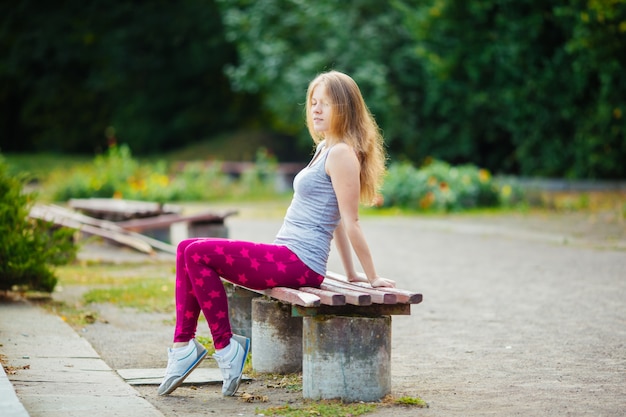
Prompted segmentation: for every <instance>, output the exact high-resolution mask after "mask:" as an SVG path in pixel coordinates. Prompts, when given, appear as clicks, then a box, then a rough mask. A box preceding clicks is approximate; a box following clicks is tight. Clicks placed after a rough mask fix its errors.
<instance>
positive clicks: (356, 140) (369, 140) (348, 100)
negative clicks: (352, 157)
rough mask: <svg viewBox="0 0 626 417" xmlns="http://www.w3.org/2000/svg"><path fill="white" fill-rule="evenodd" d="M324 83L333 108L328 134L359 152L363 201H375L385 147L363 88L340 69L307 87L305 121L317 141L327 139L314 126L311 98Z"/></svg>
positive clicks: (380, 180) (383, 161)
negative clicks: (362, 90)
mask: <svg viewBox="0 0 626 417" xmlns="http://www.w3.org/2000/svg"><path fill="white" fill-rule="evenodd" d="M320 84H324V86H325V87H326V94H327V95H328V98H329V100H330V105H331V107H332V118H331V121H330V132H329V134H330V135H331V136H333V137H337V138H340V140H341V141H343V142H344V143H346V144H347V145H349V146H350V147H352V149H354V150H355V151H356V154H357V157H358V159H359V163H360V164H361V172H360V182H361V195H360V199H361V202H362V203H364V204H370V205H371V204H373V202H374V200H375V198H376V197H377V195H378V192H379V190H380V187H381V186H382V182H383V177H384V175H385V159H386V157H385V149H384V146H383V137H382V134H381V132H380V129H379V127H378V124H376V120H374V116H372V114H371V112H370V111H369V109H368V107H367V105H366V104H365V100H363V96H362V95H361V90H360V89H359V86H358V85H357V84H356V82H355V81H354V80H353V79H352V78H351V77H350V76H348V75H346V74H344V73H342V72H339V71H329V72H325V73H322V74H319V75H318V76H317V77H315V79H314V80H313V81H311V83H310V84H309V88H308V90H307V101H306V123H307V128H308V129H309V133H310V134H311V137H312V138H313V141H314V142H315V143H316V144H318V143H320V142H321V141H322V140H324V139H325V136H324V133H323V132H316V131H315V130H314V129H313V116H312V115H311V97H312V96H313V92H314V90H315V88H316V87H317V86H319V85H320Z"/></svg>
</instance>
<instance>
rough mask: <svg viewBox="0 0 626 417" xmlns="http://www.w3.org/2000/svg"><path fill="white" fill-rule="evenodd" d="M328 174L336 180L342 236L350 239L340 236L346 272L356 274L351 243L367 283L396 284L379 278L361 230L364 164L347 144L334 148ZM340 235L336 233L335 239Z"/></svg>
mask: <svg viewBox="0 0 626 417" xmlns="http://www.w3.org/2000/svg"><path fill="white" fill-rule="evenodd" d="M326 172H327V173H328V175H329V176H330V178H331V180H332V183H333V188H334V190H335V194H336V196H337V203H338V204H339V212H340V214H341V224H340V226H339V227H340V230H339V233H340V234H345V236H346V238H343V237H342V236H340V237H339V239H340V240H339V241H338V242H337V244H338V245H339V246H338V248H339V251H340V256H341V259H342V262H344V268H348V270H347V271H346V273H350V274H351V273H352V272H354V268H353V267H352V268H351V269H352V271H349V269H350V264H351V263H352V261H351V259H349V260H348V264H346V260H347V259H348V258H346V257H349V254H350V251H349V246H348V244H347V242H349V243H350V244H351V245H352V248H353V249H354V253H355V254H356V256H357V258H358V259H359V262H360V264H361V266H362V267H363V272H365V276H366V277H367V280H368V281H369V282H370V284H371V285H372V286H373V287H392V286H394V283H393V282H392V281H390V280H386V279H384V278H381V277H379V276H378V275H377V273H376V269H375V268H374V261H373V260H372V255H371V253H370V249H369V246H368V244H367V241H366V240H365V235H364V234H363V231H362V230H361V225H360V223H359V198H360V178H359V172H360V165H359V161H358V159H357V157H356V154H355V153H354V151H353V150H352V148H350V147H349V146H348V145H346V144H344V143H339V144H337V145H335V146H333V148H332V149H331V150H330V151H329V154H328V159H327V160H326ZM337 235H338V234H337V232H336V233H335V237H337Z"/></svg>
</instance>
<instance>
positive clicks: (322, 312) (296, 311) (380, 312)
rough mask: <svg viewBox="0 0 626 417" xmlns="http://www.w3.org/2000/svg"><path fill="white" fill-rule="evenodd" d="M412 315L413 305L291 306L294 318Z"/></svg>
mask: <svg viewBox="0 0 626 417" xmlns="http://www.w3.org/2000/svg"><path fill="white" fill-rule="evenodd" d="M410 314H411V304H372V305H369V306H355V305H349V304H347V305H345V306H327V305H321V306H319V307H302V306H297V305H292V306H291V316H292V317H315V316H362V317H380V316H391V315H396V316H397V315H401V316H408V315H410Z"/></svg>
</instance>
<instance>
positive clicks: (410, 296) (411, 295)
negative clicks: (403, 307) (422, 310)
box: [326, 271, 422, 304]
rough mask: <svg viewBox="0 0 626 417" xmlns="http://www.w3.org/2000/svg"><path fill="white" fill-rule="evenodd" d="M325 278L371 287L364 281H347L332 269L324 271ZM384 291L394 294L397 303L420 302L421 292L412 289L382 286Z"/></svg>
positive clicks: (354, 285)
mask: <svg viewBox="0 0 626 417" xmlns="http://www.w3.org/2000/svg"><path fill="white" fill-rule="evenodd" d="M326 278H327V279H328V278H330V279H332V280H335V281H339V282H341V283H345V284H347V285H350V286H353V287H357V288H359V289H362V288H371V286H370V285H369V284H367V283H365V282H349V281H348V279H347V278H346V277H345V276H343V275H341V274H338V273H336V272H332V271H328V272H327V273H326ZM378 289H380V288H378ZM384 291H385V292H387V293H389V294H395V296H396V302H398V303H408V304H419V303H421V302H422V294H420V293H417V292H414V291H409V290H403V289H399V288H386V287H385V288H384Z"/></svg>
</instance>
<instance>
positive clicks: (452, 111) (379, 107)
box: [0, 0, 626, 178]
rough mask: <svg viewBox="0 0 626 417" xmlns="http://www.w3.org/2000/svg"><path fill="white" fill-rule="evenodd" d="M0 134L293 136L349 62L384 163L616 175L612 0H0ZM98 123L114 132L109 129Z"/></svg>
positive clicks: (623, 145) (622, 136)
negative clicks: (308, 108) (254, 130)
mask: <svg viewBox="0 0 626 417" xmlns="http://www.w3.org/2000/svg"><path fill="white" fill-rule="evenodd" d="M0 12H2V14H1V16H2V17H0V25H1V26H0V34H1V37H0V57H1V58H0V110H1V112H0V114H2V116H1V117H0V123H1V125H0V128H1V129H2V131H3V136H2V137H1V138H0V147H2V148H3V149H4V150H5V151H6V150H13V149H14V150H54V149H59V150H81V151H85V150H93V149H94V148H95V147H96V144H102V142H103V132H104V131H105V129H106V128H107V127H108V126H113V127H114V128H115V132H116V134H117V135H118V136H119V137H120V139H121V140H122V141H123V142H124V143H128V144H129V145H130V147H131V148H132V149H133V152H134V153H136V154H138V155H141V154H145V153H147V152H150V151H163V150H167V149H169V148H173V147H177V146H180V145H184V144H185V143H188V142H192V141H195V140H196V139H198V138H200V137H211V136H215V135H214V134H215V133H217V132H220V131H224V130H227V129H233V128H239V127H241V126H256V127H268V126H269V127H271V128H272V129H274V131H276V132H278V133H281V134H286V135H291V136H298V137H300V138H301V139H302V140H301V142H300V143H301V144H302V146H303V147H310V146H311V143H310V140H309V139H308V138H307V135H306V130H305V129H304V126H303V125H304V117H303V109H304V106H303V104H304V103H303V101H304V96H305V90H306V87H307V85H308V82H309V80H311V79H312V78H313V77H315V75H316V74H318V73H319V72H322V71H325V70H329V69H337V70H340V71H345V72H347V73H349V74H350V75H352V76H353V77H354V78H355V80H356V81H357V82H358V84H359V85H360V87H361V89H362V92H363V95H364V97H365V99H366V101H367V103H368V105H369V107H370V109H371V110H372V112H373V113H374V115H375V117H376V119H377V121H378V122H379V124H380V126H381V127H382V129H383V132H384V135H385V138H386V141H387V144H388V147H389V150H390V153H391V155H392V157H393V158H394V159H398V160H409V161H412V162H413V163H415V164H419V163H421V162H422V161H423V160H425V159H427V158H429V157H433V158H436V159H441V160H445V161H447V162H450V163H454V164H461V163H474V164H476V165H479V166H482V167H485V168H488V169H489V170H491V171H492V172H494V173H508V174H521V175H525V176H558V177H569V178H624V177H626V164H624V163H623V161H624V159H626V115H625V114H624V113H625V112H626V102H625V100H626V99H625V97H626V79H625V77H624V76H623V74H624V73H626V54H625V53H624V51H626V0H569V1H566V2H563V1H556V0H547V1H536V0H515V1H514V0H481V1H477V0H471V1H464V0H419V1H418V0H392V1H390V2H381V1H378V0H354V1H348V2H337V1H334V0H319V1H316V2H308V1H303V0H263V1H251V0H213V1H201V0H185V1H183V2H180V3H177V4H176V6H175V7H174V6H172V5H171V4H170V3H168V2H164V1H154V2H141V3H139V4H138V3H136V2H128V1H120V2H115V3H110V2H109V3H106V4H105V3H104V2H102V1H101V0H96V1H93V2H89V3H88V4H85V3H81V2H78V1H77V0H69V1H66V2H62V4H61V5H59V4H54V5H53V4H38V5H37V7H33V6H32V4H31V3H30V2H26V1H21V2H17V3H15V4H11V5H10V6H9V4H8V3H6V2H5V4H4V5H1V6H0ZM109 132H110V133H111V135H110V136H113V134H112V132H114V130H113V129H110V130H109Z"/></svg>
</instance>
